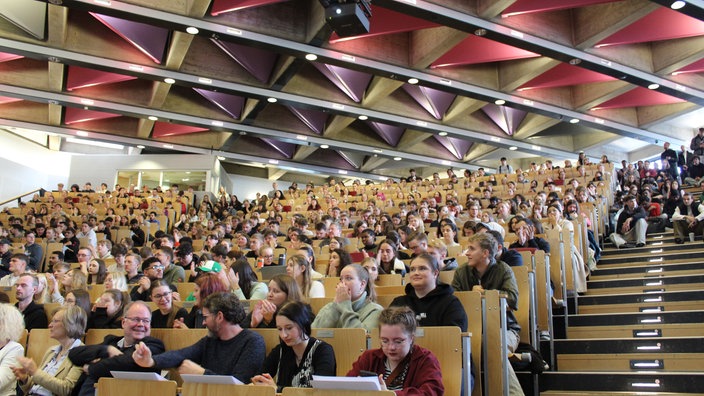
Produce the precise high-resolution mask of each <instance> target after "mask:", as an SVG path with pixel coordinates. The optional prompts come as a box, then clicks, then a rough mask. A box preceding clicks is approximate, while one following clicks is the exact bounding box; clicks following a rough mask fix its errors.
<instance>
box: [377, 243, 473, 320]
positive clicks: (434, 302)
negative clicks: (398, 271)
mask: <svg viewBox="0 0 704 396" xmlns="http://www.w3.org/2000/svg"><path fill="white" fill-rule="evenodd" d="M439 275H440V269H439V267H438V261H437V260H436V259H435V257H434V256H431V255H430V254H428V253H422V254H419V255H418V256H416V257H415V258H414V259H413V260H412V261H411V266H410V271H409V272H408V276H409V280H410V282H409V283H408V284H407V285H406V294H405V295H403V296H399V297H396V298H395V299H394V300H393V301H392V302H391V304H390V306H392V307H397V306H407V307H409V308H411V309H412V310H413V312H415V313H416V318H417V319H418V325H419V326H458V327H459V328H460V330H462V331H467V314H466V313H465V310H464V307H463V306H462V303H461V302H460V300H459V299H458V298H457V297H455V296H454V295H453V293H454V290H453V289H452V287H451V286H450V285H447V284H444V283H439V280H438V277H439Z"/></svg>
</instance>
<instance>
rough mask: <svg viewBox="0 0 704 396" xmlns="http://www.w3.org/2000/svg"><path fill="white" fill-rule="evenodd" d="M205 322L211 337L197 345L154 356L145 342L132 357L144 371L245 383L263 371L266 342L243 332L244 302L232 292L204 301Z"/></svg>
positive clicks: (253, 334)
mask: <svg viewBox="0 0 704 396" xmlns="http://www.w3.org/2000/svg"><path fill="white" fill-rule="evenodd" d="M202 309H203V323H204V324H205V326H206V327H207V328H208V330H209V332H210V333H211V334H212V336H210V335H208V336H205V337H203V338H201V339H200V340H199V341H198V342H196V343H195V344H193V345H191V346H189V347H186V348H183V349H179V350H175V351H168V352H165V353H162V354H160V355H156V356H153V355H152V351H151V350H150V349H149V348H147V346H146V345H145V344H144V343H141V342H140V343H139V345H137V347H136V348H135V351H134V353H132V357H133V359H134V361H135V363H137V364H138V365H139V366H141V367H144V368H157V369H166V368H171V367H178V368H179V373H181V374H200V375H203V374H205V375H231V376H233V377H235V378H237V379H239V380H240V381H242V382H244V383H249V382H251V379H252V377H254V375H255V374H257V373H259V372H260V369H261V366H262V362H263V361H264V356H265V351H266V350H265V348H264V339H263V338H262V336H260V335H259V334H257V333H255V332H253V331H251V330H248V329H243V328H242V327H241V326H240V324H241V323H242V321H243V320H244V319H245V316H246V315H245V313H244V308H243V307H242V303H241V302H240V300H239V299H238V298H237V296H235V295H234V294H232V293H222V292H220V293H215V294H211V295H209V296H208V297H207V298H206V299H205V301H204V302H203V307H202Z"/></svg>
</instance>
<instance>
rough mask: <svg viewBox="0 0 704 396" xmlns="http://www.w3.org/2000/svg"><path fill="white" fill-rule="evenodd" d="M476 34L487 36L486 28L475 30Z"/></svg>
mask: <svg viewBox="0 0 704 396" xmlns="http://www.w3.org/2000/svg"><path fill="white" fill-rule="evenodd" d="M474 35H476V36H479V37H482V36H486V29H477V30H475V31H474Z"/></svg>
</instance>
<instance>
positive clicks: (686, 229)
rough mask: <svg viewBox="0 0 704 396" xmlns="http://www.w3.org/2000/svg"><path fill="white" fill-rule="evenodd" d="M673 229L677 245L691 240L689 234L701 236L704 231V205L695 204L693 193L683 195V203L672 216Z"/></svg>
mask: <svg viewBox="0 0 704 396" xmlns="http://www.w3.org/2000/svg"><path fill="white" fill-rule="evenodd" d="M695 158H697V157H695ZM672 227H673V229H674V233H675V243H677V244H682V243H684V242H685V241H686V240H689V233H693V234H694V235H695V236H698V235H701V234H702V231H704V204H695V203H694V199H693V197H692V194H691V193H688V192H686V193H684V194H682V203H681V204H679V205H677V208H675V213H674V214H673V215H672Z"/></svg>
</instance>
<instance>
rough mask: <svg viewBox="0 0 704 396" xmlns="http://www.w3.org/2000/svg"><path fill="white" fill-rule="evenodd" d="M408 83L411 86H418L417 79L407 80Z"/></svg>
mask: <svg viewBox="0 0 704 396" xmlns="http://www.w3.org/2000/svg"><path fill="white" fill-rule="evenodd" d="M408 83H409V84H413V85H415V84H418V79H417V78H409V79H408Z"/></svg>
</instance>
